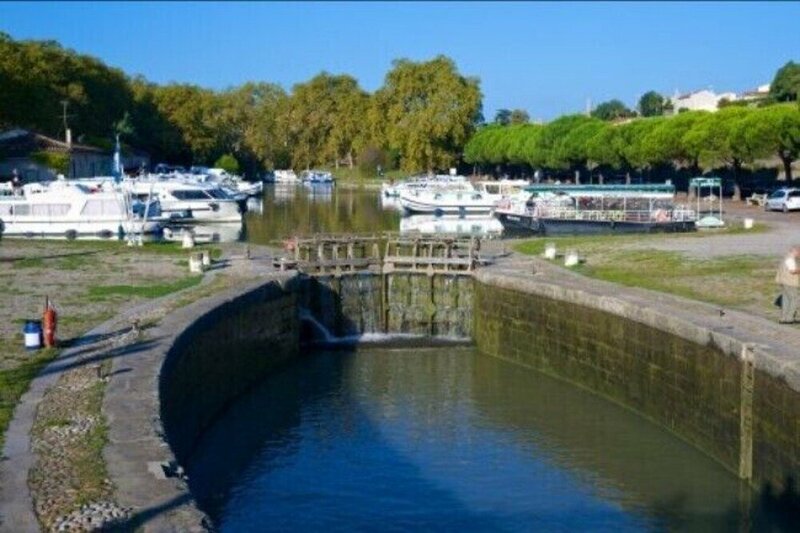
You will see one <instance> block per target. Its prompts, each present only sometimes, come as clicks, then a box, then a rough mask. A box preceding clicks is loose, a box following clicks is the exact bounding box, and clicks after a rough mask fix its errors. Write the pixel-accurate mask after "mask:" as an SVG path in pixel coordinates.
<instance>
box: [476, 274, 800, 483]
mask: <svg viewBox="0 0 800 533" xmlns="http://www.w3.org/2000/svg"><path fill="white" fill-rule="evenodd" d="M474 309H475V322H474V324H475V325H474V339H475V341H476V343H477V346H478V348H479V349H480V350H481V351H483V352H484V353H486V354H489V355H492V356H496V357H500V358H503V359H506V360H510V361H513V362H516V363H517V364H520V365H523V366H526V367H530V368H534V369H536V370H539V371H542V372H545V373H548V374H551V375H554V376H556V377H559V378H562V379H566V380H568V381H570V382H573V383H575V384H577V385H579V386H581V387H585V388H587V389H590V390H592V391H595V392H597V393H599V394H602V395H603V396H605V397H607V398H609V399H611V400H613V401H616V402H618V403H620V404H622V405H625V406H627V407H629V408H632V409H634V410H636V411H637V412H639V413H641V414H643V415H644V416H646V417H648V418H650V419H652V420H654V421H656V422H658V423H660V424H662V425H663V426H666V427H667V428H669V429H670V430H671V431H673V432H675V433H676V434H677V435H679V436H680V437H682V438H683V439H685V440H686V441H688V442H690V443H692V444H693V445H695V446H696V447H698V448H699V449H701V450H703V451H705V452H706V453H708V454H709V455H711V456H712V457H714V458H715V459H717V460H718V461H720V463H722V464H723V465H724V466H725V467H726V468H728V469H729V470H731V471H732V472H734V473H736V474H739V475H741V467H740V461H741V460H742V454H745V453H746V450H747V449H748V448H747V446H748V444H749V443H745V442H743V440H744V439H749V438H751V439H752V450H753V451H752V478H751V480H750V481H751V482H752V484H753V485H754V486H756V487H760V486H765V485H769V486H770V487H771V488H772V490H773V491H774V492H775V493H779V492H781V491H783V490H784V488H785V487H786V482H787V479H790V478H794V479H795V480H797V479H798V475H800V394H799V393H798V392H797V391H795V390H793V389H791V388H790V387H789V386H788V385H787V384H786V382H785V381H783V380H782V379H778V378H776V377H773V376H772V375H770V374H768V373H766V372H764V371H762V370H758V369H756V370H755V384H754V387H753V388H752V389H751V391H750V392H745V388H744V387H743V385H742V384H743V380H742V377H743V368H744V366H743V362H742V360H741V359H739V358H738V357H736V356H735V355H733V354H731V353H726V352H725V351H723V350H722V349H721V348H720V347H718V346H715V345H713V344H712V343H711V342H709V343H708V344H706V345H703V344H698V343H697V342H694V341H691V340H687V339H684V338H682V337H680V336H678V335H674V334H672V333H667V332H664V331H662V330H660V329H659V328H658V327H657V324H654V325H647V324H644V323H640V322H637V321H635V320H629V319H627V318H624V317H621V316H618V315H616V314H614V313H613V312H609V311H606V310H602V309H600V308H592V307H589V306H584V305H578V304H575V303H572V302H568V301H561V300H559V299H557V298H550V297H546V296H542V295H538V294H535V293H531V292H530V291H523V290H519V291H518V290H514V289H510V288H501V287H497V286H493V285H491V284H485V283H481V282H476V286H475V303H474ZM748 402H749V403H748ZM747 405H752V432H748V431H743V430H742V410H743V409H747V407H743V406H747ZM748 435H750V437H748Z"/></svg>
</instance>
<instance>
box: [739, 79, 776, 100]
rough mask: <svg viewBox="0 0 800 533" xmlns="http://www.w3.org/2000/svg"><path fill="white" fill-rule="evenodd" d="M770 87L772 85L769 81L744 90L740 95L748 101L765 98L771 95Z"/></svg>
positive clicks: (741, 98)
mask: <svg viewBox="0 0 800 533" xmlns="http://www.w3.org/2000/svg"><path fill="white" fill-rule="evenodd" d="M769 87H770V84H769V83H765V84H764V85H759V86H758V87H756V88H755V89H751V90H749V91H745V92H743V93H742V94H741V95H740V96H739V99H740V100H748V101H754V100H755V101H757V100H763V99H764V98H766V97H768V96H769Z"/></svg>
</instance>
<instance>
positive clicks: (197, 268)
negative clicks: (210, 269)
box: [189, 253, 203, 274]
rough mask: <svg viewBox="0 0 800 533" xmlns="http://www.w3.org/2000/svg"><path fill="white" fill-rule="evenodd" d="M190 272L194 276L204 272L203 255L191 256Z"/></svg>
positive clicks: (194, 254)
mask: <svg viewBox="0 0 800 533" xmlns="http://www.w3.org/2000/svg"><path fill="white" fill-rule="evenodd" d="M189 272H191V273H192V274H200V273H202V272H203V254H197V253H193V254H189Z"/></svg>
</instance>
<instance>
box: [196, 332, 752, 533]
mask: <svg viewBox="0 0 800 533" xmlns="http://www.w3.org/2000/svg"><path fill="white" fill-rule="evenodd" d="M189 474H190V477H189V479H190V483H191V485H192V490H193V491H194V492H195V495H196V496H197V498H198V501H199V502H200V504H201V506H202V507H203V508H204V509H205V510H207V511H208V512H209V513H210V514H211V516H212V517H213V519H214V520H215V521H216V522H217V523H218V525H219V526H220V528H221V529H222V530H223V531H256V530H262V529H263V528H264V527H265V524H266V525H268V527H269V528H270V529H276V530H290V531H306V530H327V529H331V528H332V529H345V528H347V529H348V530H357V531H359V530H381V531H384V530H408V529H412V528H414V529H417V528H419V529H425V530H442V529H444V530H543V531H552V530H558V531H572V530H606V531H609V530H647V529H669V530H684V531H685V530H689V531H729V530H732V529H738V528H739V527H740V525H741V524H742V523H743V521H742V516H744V515H743V514H742V510H741V509H742V504H740V497H739V485H738V482H737V480H736V479H735V478H734V477H733V476H732V475H730V474H729V473H727V472H726V471H724V470H723V469H722V467H720V466H719V465H717V464H716V463H715V462H713V461H711V460H710V459H709V458H707V457H706V456H704V455H703V454H701V453H699V452H698V451H696V450H695V449H693V448H691V447H690V446H688V445H686V444H685V443H683V442H682V441H680V440H678V439H677V438H675V437H674V436H672V435H671V434H669V433H667V432H666V431H664V430H662V429H661V428H659V427H658V426H655V425H653V424H651V423H649V422H647V421H645V420H643V419H642V418H640V417H638V416H637V415H635V414H633V413H631V412H630V411H627V410H625V409H622V408H620V407H618V406H616V405H614V404H611V403H609V402H606V401H604V400H603V399H601V398H599V397H597V396H595V395H592V394H590V393H588V392H586V391H583V390H580V389H577V388H575V387H572V386H570V385H568V384H565V383H562V382H560V381H556V380H553V379H551V378H549V377H547V376H544V375H541V374H538V373H536V372H534V371H531V370H528V369H524V368H520V367H517V366H514V365H512V364H510V363H507V362H504V361H500V360H497V359H494V358H490V357H487V356H484V355H481V354H478V353H477V352H475V351H474V350H473V349H469V348H467V349H455V348H438V349H429V350H425V349H415V350H413V351H412V350H387V349H378V348H362V349H359V350H358V351H357V352H354V353H349V352H335V353H320V354H317V355H314V356H311V357H309V358H305V359H302V360H300V361H297V362H296V363H294V364H292V365H291V366H289V367H287V368H285V369H284V370H283V371H281V372H279V373H277V374H276V375H274V376H273V377H271V378H269V379H268V380H266V381H265V382H264V383H263V384H262V386H261V387H260V388H258V389H257V390H255V391H254V392H253V393H252V394H250V395H249V396H247V397H246V398H244V399H243V400H242V401H240V402H239V403H237V404H236V405H234V406H233V408H232V409H231V410H230V411H229V412H228V413H227V415H226V416H224V417H223V418H222V419H221V420H220V421H219V422H218V423H217V424H216V425H215V426H214V427H213V428H212V429H211V430H210V431H209V432H208V433H207V435H206V436H205V438H204V440H203V441H202V442H201V443H200V446H199V447H198V449H197V451H196V453H195V454H194V457H193V459H192V461H191V464H190V465H189Z"/></svg>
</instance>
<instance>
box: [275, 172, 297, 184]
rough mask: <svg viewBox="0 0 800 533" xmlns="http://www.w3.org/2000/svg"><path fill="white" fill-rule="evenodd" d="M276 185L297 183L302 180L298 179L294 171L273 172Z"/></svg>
mask: <svg viewBox="0 0 800 533" xmlns="http://www.w3.org/2000/svg"><path fill="white" fill-rule="evenodd" d="M272 181H274V182H275V183H297V182H298V181H300V178H298V177H297V174H295V172H294V170H291V169H289V170H276V171H274V172H273V180H272Z"/></svg>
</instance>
